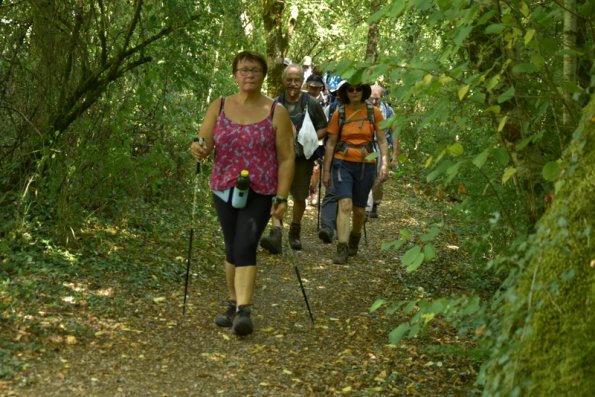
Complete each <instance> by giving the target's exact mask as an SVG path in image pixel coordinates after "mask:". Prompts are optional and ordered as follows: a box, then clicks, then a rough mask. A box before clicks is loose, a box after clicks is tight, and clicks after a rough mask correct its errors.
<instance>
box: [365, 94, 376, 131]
mask: <svg viewBox="0 0 595 397" xmlns="http://www.w3.org/2000/svg"><path fill="white" fill-rule="evenodd" d="M366 105H367V107H368V120H370V123H372V127H373V128H374V129H376V117H375V116H374V105H372V103H371V102H369V101H366Z"/></svg>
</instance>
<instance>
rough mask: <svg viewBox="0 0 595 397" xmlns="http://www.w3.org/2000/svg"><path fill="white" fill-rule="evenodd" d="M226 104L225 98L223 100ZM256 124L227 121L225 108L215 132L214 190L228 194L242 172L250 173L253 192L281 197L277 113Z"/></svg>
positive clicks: (272, 109)
mask: <svg viewBox="0 0 595 397" xmlns="http://www.w3.org/2000/svg"><path fill="white" fill-rule="evenodd" d="M221 100H222V101H223V100H224V98H221ZM276 105H277V103H276V102H274V103H273V106H272V107H271V112H270V114H269V116H268V117H267V118H266V119H264V120H262V121H259V122H257V123H254V124H237V123H235V122H233V121H232V120H230V119H229V118H227V116H226V115H225V111H224V110H223V104H222V105H221V111H220V112H219V116H218V117H217V124H216V125H215V130H214V131H213V139H214V142H215V163H214V165H213V169H212V172H211V179H210V187H211V190H225V189H227V188H230V187H232V186H233V185H234V184H235V181H236V178H237V177H238V175H240V172H241V171H242V170H248V171H249V172H250V188H251V189H252V190H253V191H254V192H256V193H258V194H262V195H274V194H276V193H277V150H276V146H275V142H276V135H275V130H274V128H273V113H274V109H275V106H276Z"/></svg>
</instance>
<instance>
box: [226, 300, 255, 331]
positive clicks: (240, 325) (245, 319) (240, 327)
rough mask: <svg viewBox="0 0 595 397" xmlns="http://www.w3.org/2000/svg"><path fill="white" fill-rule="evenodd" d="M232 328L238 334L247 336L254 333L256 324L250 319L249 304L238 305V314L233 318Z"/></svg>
mask: <svg viewBox="0 0 595 397" xmlns="http://www.w3.org/2000/svg"><path fill="white" fill-rule="evenodd" d="M231 330H232V331H233V333H234V334H236V335H238V336H246V335H250V334H251V333H252V331H253V330H254V326H253V325H252V320H251V319H250V307H248V305H241V306H239V307H238V311H237V312H236V316H235V318H234V319H233V328H232V329H231Z"/></svg>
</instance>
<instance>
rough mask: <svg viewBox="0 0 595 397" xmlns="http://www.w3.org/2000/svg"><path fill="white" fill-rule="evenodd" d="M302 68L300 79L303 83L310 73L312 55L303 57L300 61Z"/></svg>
mask: <svg viewBox="0 0 595 397" xmlns="http://www.w3.org/2000/svg"><path fill="white" fill-rule="evenodd" d="M302 69H303V72H304V80H302V83H303V82H304V81H305V80H308V77H310V75H311V74H312V57H310V56H308V55H306V56H305V57H304V60H303V61H302Z"/></svg>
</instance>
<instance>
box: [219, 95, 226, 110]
mask: <svg viewBox="0 0 595 397" xmlns="http://www.w3.org/2000/svg"><path fill="white" fill-rule="evenodd" d="M224 104H225V97H224V96H222V97H221V103H220V104H219V114H221V112H222V111H223V105H224Z"/></svg>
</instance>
